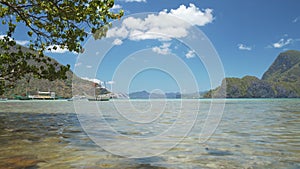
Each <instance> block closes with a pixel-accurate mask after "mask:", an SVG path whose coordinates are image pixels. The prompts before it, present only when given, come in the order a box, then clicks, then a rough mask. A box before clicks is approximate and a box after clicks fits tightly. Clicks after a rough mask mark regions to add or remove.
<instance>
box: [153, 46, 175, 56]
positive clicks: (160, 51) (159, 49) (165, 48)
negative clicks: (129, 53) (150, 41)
mask: <svg viewBox="0 0 300 169" xmlns="http://www.w3.org/2000/svg"><path fill="white" fill-rule="evenodd" d="M170 46H171V44H170V43H163V44H162V45H161V46H155V47H153V48H152V51H153V52H155V53H158V54H161V55H167V54H170V53H171V49H170V48H169V47H170Z"/></svg>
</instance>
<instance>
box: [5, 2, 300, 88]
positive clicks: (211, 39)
mask: <svg viewBox="0 0 300 169" xmlns="http://www.w3.org/2000/svg"><path fill="white" fill-rule="evenodd" d="M299 6H300V1H298V0H285V1H283V0H272V1H267V0H265V1H259V0H251V1H249V0H247V1H240V0H226V1H217V0H192V1H188V0H172V1H170V0H115V6H114V9H112V10H114V11H118V10H119V9H123V10H124V11H125V15H124V17H123V18H122V19H121V20H118V21H114V22H113V28H111V29H110V30H109V31H108V33H107V38H105V39H102V40H100V41H95V40H93V39H92V37H91V38H89V39H88V40H86V41H85V42H84V44H83V45H84V48H85V52H84V53H82V54H75V53H70V52H67V51H66V50H58V51H57V52H55V53H54V52H52V53H46V55H48V56H50V57H53V58H55V59H56V60H57V61H59V62H60V63H62V64H64V65H66V64H70V65H71V69H72V70H73V71H75V73H76V74H78V75H79V76H81V77H83V78H86V79H93V80H94V81H105V82H107V83H106V86H107V87H108V88H109V89H110V88H112V90H113V91H114V92H123V93H130V92H134V91H141V90H147V91H149V92H151V91H162V92H178V91H179V92H182V93H189V92H195V91H205V90H209V89H211V88H215V87H217V86H218V85H220V83H221V81H222V78H224V77H239V78H241V77H243V76H245V75H252V76H256V77H258V78H261V77H262V75H263V73H264V72H265V71H266V70H267V69H268V67H269V66H270V65H271V64H272V62H273V61H274V60H275V59H276V57H277V56H278V54H279V53H281V52H283V51H286V50H290V49H293V50H300V31H299V30H300V10H299ZM0 28H1V27H0ZM1 29H2V28H1ZM1 29H0V38H1V35H3V34H4V33H3V32H5V30H3V29H2V30H1ZM23 29H25V28H23ZM22 32H24V31H17V32H16V34H15V36H14V37H15V39H17V40H18V43H19V44H26V42H28V39H27V38H26V37H25V36H24V35H23V34H22Z"/></svg>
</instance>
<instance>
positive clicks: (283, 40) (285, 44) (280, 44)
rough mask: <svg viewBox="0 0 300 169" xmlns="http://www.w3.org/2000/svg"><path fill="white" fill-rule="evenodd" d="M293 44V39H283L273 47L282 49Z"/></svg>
mask: <svg viewBox="0 0 300 169" xmlns="http://www.w3.org/2000/svg"><path fill="white" fill-rule="evenodd" d="M292 42H293V39H291V38H289V39H283V38H281V39H280V40H279V41H278V42H276V43H273V47H274V48H282V47H284V46H287V45H289V44H291V43H292Z"/></svg>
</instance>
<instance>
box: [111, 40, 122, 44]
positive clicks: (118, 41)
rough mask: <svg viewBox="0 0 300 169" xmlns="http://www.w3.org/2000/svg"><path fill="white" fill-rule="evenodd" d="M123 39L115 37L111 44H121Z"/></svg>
mask: <svg viewBox="0 0 300 169" xmlns="http://www.w3.org/2000/svg"><path fill="white" fill-rule="evenodd" d="M122 43H123V41H122V40H121V39H115V40H114V41H113V45H122Z"/></svg>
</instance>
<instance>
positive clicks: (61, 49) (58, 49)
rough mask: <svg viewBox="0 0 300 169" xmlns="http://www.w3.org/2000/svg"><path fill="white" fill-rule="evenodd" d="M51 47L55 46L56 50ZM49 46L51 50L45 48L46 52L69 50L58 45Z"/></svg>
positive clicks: (64, 51)
mask: <svg viewBox="0 0 300 169" xmlns="http://www.w3.org/2000/svg"><path fill="white" fill-rule="evenodd" d="M53 47H56V50H54V49H53ZM49 48H50V49H51V51H50V50H46V53H66V52H69V50H68V49H67V48H61V47H60V46H58V45H51V46H48V49H49Z"/></svg>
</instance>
